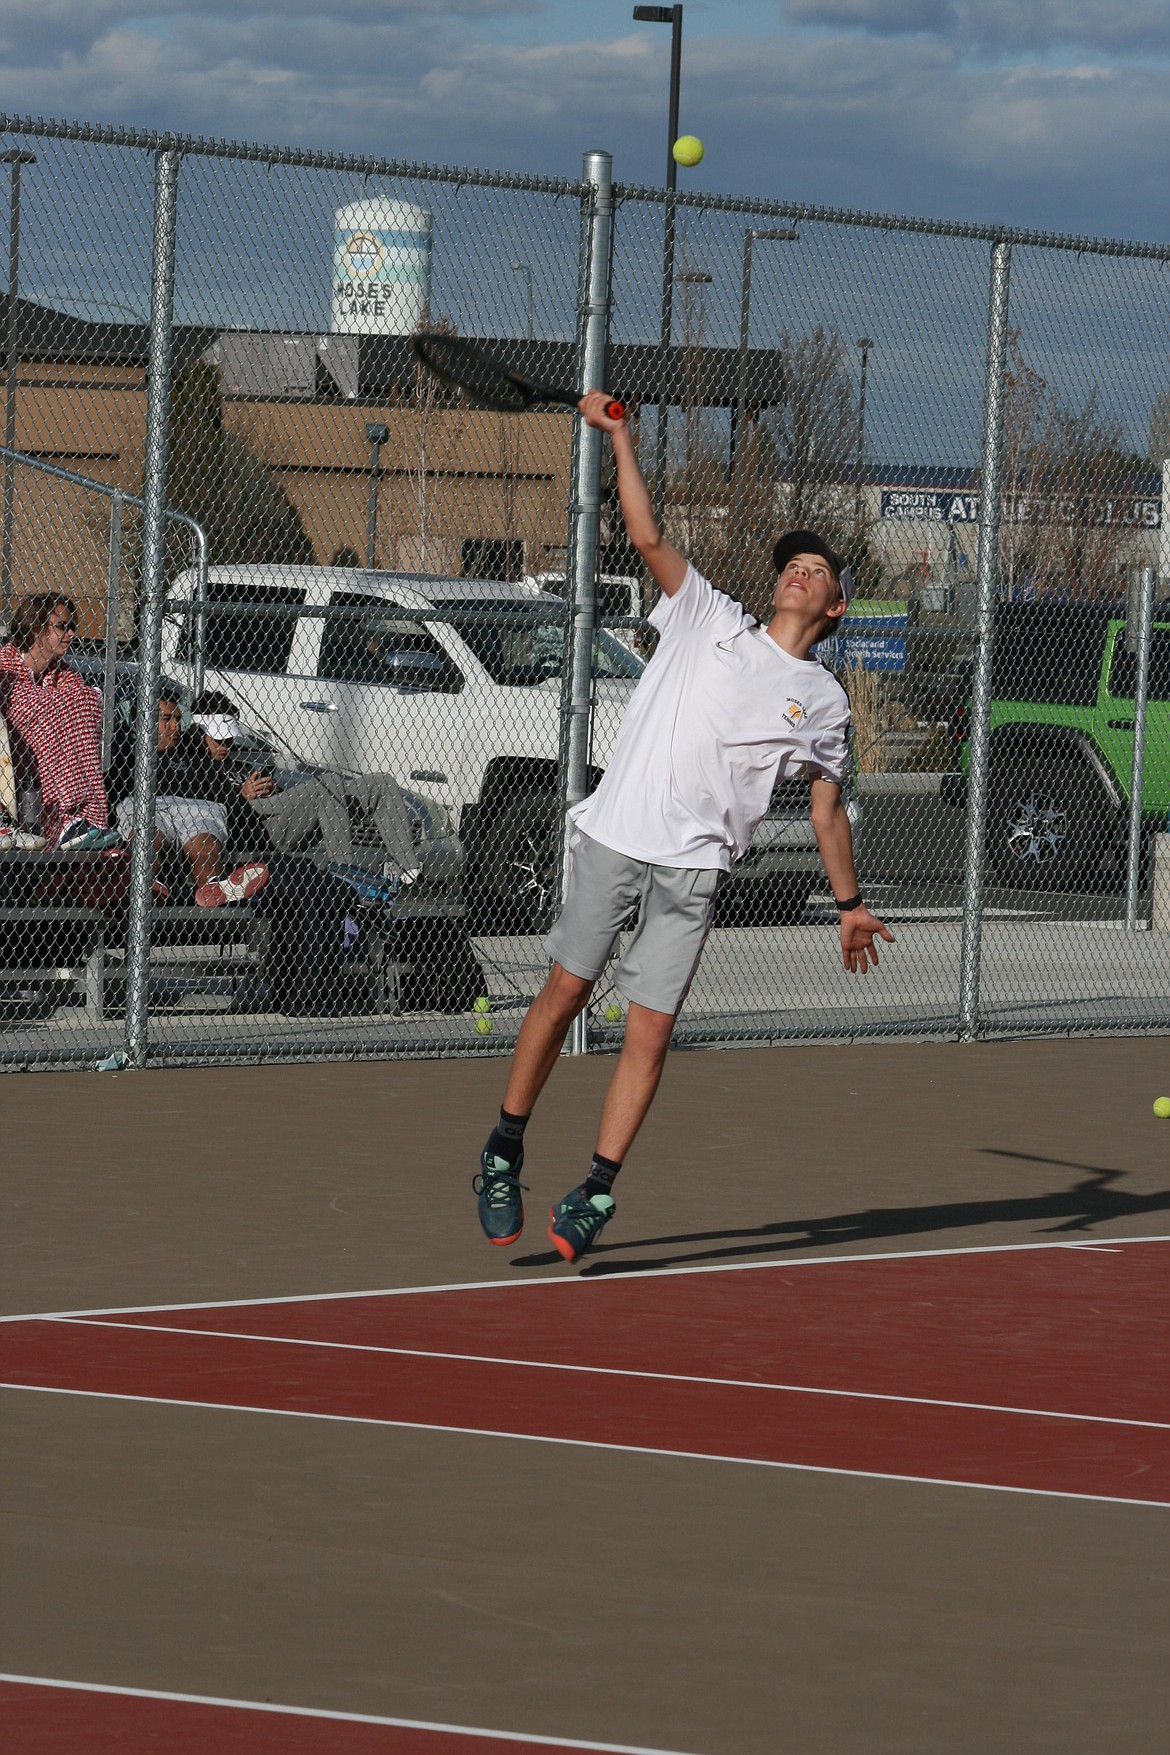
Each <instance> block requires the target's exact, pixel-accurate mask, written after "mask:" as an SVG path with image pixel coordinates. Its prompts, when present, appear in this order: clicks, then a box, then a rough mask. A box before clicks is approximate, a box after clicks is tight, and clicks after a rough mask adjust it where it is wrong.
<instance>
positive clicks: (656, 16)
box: [634, 6, 683, 524]
mask: <svg viewBox="0 0 1170 1755" xmlns="http://www.w3.org/2000/svg"><path fill="white" fill-rule="evenodd" d="M634 18H635V19H636V21H637V22H638V23H639V24H668V25H669V26H670V113H669V117H668V121H667V138H666V219H665V224H664V226H663V237H662V331H661V336H662V346H661V358H660V361H659V387H658V435H657V440H656V443H655V464H654V475H655V480H654V505H655V512H656V514H657V517H658V522H659V523H660V524H661V522H662V508H663V505H664V504H665V500H666V408H667V402H666V398H667V385H666V378H667V366H668V360H669V354H670V338H671V330H672V328H673V317H674V311H673V296H674V191H675V188H676V186H677V181H678V166H677V164H676V163H675V158H674V143H675V141H676V140H677V139H678V88H679V78H680V74H681V71H682V18H683V9H682V7H681V6H635V7H634Z"/></svg>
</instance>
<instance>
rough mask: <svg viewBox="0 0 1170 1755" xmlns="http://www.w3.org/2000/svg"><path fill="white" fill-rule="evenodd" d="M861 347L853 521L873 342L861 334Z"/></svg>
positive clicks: (857, 503) (858, 519) (856, 510)
mask: <svg viewBox="0 0 1170 1755" xmlns="http://www.w3.org/2000/svg"><path fill="white" fill-rule="evenodd" d="M857 345H858V347H859V348H860V349H861V389H860V391H859V393H858V397H857V482H856V487H855V492H854V499H853V522H854V524H860V523H861V465H862V461H863V459H864V457H865V377H866V372H867V370H868V368H869V350H870V348H871V347H872V346H873V342H872V341H871V340H870V338H869V336H868V335H863V336H862V337H861V340H860V341H859V342H858V343H857Z"/></svg>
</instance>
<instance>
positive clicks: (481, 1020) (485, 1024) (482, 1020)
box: [475, 1012, 496, 1036]
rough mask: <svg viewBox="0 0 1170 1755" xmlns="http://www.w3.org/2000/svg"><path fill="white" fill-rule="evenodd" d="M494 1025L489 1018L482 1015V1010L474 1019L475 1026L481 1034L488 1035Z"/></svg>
mask: <svg viewBox="0 0 1170 1755" xmlns="http://www.w3.org/2000/svg"><path fill="white" fill-rule="evenodd" d="M495 1027H496V1026H495V1025H494V1024H493V1023H492V1021H491V1019H490V1018H487V1017H484V1015H483V1014H482V1012H481V1014H480V1015H479V1017H478V1018H476V1020H475V1028H476V1030H477V1031H478V1033H479V1035H481V1036H490V1035H491V1033H492V1031H493V1030H494V1029H495Z"/></svg>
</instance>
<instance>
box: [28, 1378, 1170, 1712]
mask: <svg viewBox="0 0 1170 1755" xmlns="http://www.w3.org/2000/svg"><path fill="white" fill-rule="evenodd" d="M3 1389H15V1390H24V1391H26V1392H27V1393H28V1394H30V1395H71V1396H77V1397H79V1398H82V1399H84V1400H87V1401H99V1402H140V1403H144V1404H146V1405H147V1406H150V1407H160V1408H200V1409H207V1408H210V1409H212V1410H213V1411H214V1412H215V1413H217V1414H269V1415H274V1416H275V1417H276V1418H277V1419H281V1420H324V1421H330V1422H332V1423H333V1424H334V1425H340V1426H380V1427H382V1428H384V1429H386V1428H389V1429H393V1430H396V1431H403V1432H443V1433H447V1434H449V1435H451V1436H452V1437H456V1438H502V1439H505V1440H508V1439H510V1440H511V1441H513V1442H514V1443H516V1444H556V1445H561V1446H563V1447H564V1448H566V1449H569V1450H607V1451H618V1452H621V1453H624V1454H625V1455H627V1456H665V1457H671V1458H673V1459H675V1460H678V1461H682V1462H714V1463H734V1464H736V1465H738V1466H739V1467H740V1468H749V1469H786V1470H788V1471H789V1472H790V1473H792V1474H801V1475H839V1476H844V1477H847V1478H849V1479H855V1480H862V1481H904V1482H908V1483H909V1484H910V1485H912V1486H926V1487H967V1488H973V1489H975V1490H976V1491H977V1492H980V1493H1022V1494H1026V1495H1027V1496H1028V1497H1029V1498H1035V1499H1078V1500H1085V1501H1087V1502H1088V1503H1090V1504H1094V1505H1143V1506H1145V1507H1146V1508H1147V1510H1161V1511H1164V1510H1166V1509H1168V1508H1170V1501H1168V1500H1162V1499H1127V1498H1124V1497H1123V1496H1121V1495H1119V1494H1116V1493H1071V1492H1065V1491H1062V1490H1060V1489H1057V1488H1054V1487H1009V1486H1004V1485H1002V1484H1000V1483H999V1482H996V1481H955V1480H951V1479H949V1478H948V1477H947V1476H945V1475H902V1474H895V1473H894V1472H893V1470H890V1469H837V1468H832V1467H831V1466H830V1465H829V1464H827V1463H796V1462H777V1461H776V1460H775V1458H773V1457H758V1456H725V1455H724V1454H723V1453H722V1452H720V1451H713V1450H669V1449H667V1448H666V1447H665V1446H662V1445H655V1444H611V1443H606V1442H604V1441H603V1440H602V1439H599V1438H554V1437H550V1436H549V1435H548V1434H546V1433H532V1432H507V1431H501V1430H498V1429H497V1428H495V1427H493V1426H446V1425H442V1424H440V1423H439V1422H438V1421H434V1420H376V1419H373V1418H372V1417H371V1416H370V1415H368V1414H321V1413H316V1412H312V1411H310V1410H306V1409H304V1408H261V1407H253V1406H251V1405H250V1404H248V1403H240V1402H197V1401H182V1400H180V1399H179V1397H177V1396H165V1395H127V1394H123V1393H120V1392H118V1391H116V1390H105V1389H58V1388H55V1387H54V1388H49V1387H47V1386H45V1385H36V1384H28V1383H5V1382H3V1381H0V1390H3ZM546 1741H547V1739H546Z"/></svg>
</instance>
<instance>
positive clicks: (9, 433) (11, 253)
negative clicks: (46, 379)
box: [0, 147, 37, 627]
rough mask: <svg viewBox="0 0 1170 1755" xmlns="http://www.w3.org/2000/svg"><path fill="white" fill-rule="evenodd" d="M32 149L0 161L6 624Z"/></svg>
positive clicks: (1, 575)
mask: <svg viewBox="0 0 1170 1755" xmlns="http://www.w3.org/2000/svg"><path fill="white" fill-rule="evenodd" d="M36 162H37V158H36V154H35V153H34V152H25V151H23V150H22V149H21V148H20V147H10V148H9V150H8V151H7V152H3V153H0V164H6V165H9V166H10V167H11V187H10V193H9V200H8V310H7V313H6V316H7V321H6V324H5V338H4V362H5V365H4V445H5V453H6V454H5V458H4V534H3V538H2V539H0V620H3V622H4V624H5V626H6V627H7V624H8V612H9V609H10V608H11V605H12V498H13V489H14V487H15V481H14V478H13V473H12V471H13V467H14V466H13V462H12V456H11V453H12V452H13V451H14V450H15V449H16V299H17V290H18V286H19V282H20V168H21V166H22V165H35V164H36Z"/></svg>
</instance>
